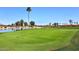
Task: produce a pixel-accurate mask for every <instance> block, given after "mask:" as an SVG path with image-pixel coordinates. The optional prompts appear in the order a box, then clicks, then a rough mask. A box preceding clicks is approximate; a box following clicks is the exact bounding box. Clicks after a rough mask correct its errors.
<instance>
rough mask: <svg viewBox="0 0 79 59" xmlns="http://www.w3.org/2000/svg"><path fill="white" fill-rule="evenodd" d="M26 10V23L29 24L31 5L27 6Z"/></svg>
mask: <svg viewBox="0 0 79 59" xmlns="http://www.w3.org/2000/svg"><path fill="white" fill-rule="evenodd" d="M26 11H27V12H28V25H29V20H30V12H31V11H32V9H31V7H27V9H26Z"/></svg>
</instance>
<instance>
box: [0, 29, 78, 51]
mask: <svg viewBox="0 0 79 59" xmlns="http://www.w3.org/2000/svg"><path fill="white" fill-rule="evenodd" d="M76 31H77V30H76V29H75V30H74V29H33V30H23V31H16V32H10V33H0V50H55V49H58V48H60V47H63V46H66V45H68V44H69V43H70V39H71V37H72V36H73V35H74V33H75V32H76Z"/></svg>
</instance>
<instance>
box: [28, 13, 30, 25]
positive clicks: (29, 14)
mask: <svg viewBox="0 0 79 59" xmlns="http://www.w3.org/2000/svg"><path fill="white" fill-rule="evenodd" d="M29 20H30V12H28V26H29V25H30V23H29Z"/></svg>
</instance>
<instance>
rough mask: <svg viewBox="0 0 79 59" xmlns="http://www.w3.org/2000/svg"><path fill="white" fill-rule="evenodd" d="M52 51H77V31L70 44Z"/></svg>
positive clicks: (78, 48)
mask: <svg viewBox="0 0 79 59" xmlns="http://www.w3.org/2000/svg"><path fill="white" fill-rule="evenodd" d="M53 51H79V31H77V32H76V34H75V35H74V36H73V37H72V39H71V41H70V44H69V45H66V46H64V47H62V48H59V49H55V50H53Z"/></svg>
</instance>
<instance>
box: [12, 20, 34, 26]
mask: <svg viewBox="0 0 79 59" xmlns="http://www.w3.org/2000/svg"><path fill="white" fill-rule="evenodd" d="M11 25H12V26H34V25H35V22H34V21H30V22H29V24H28V23H27V22H25V21H24V20H23V19H21V20H20V21H17V22H15V23H12V24H11Z"/></svg>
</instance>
